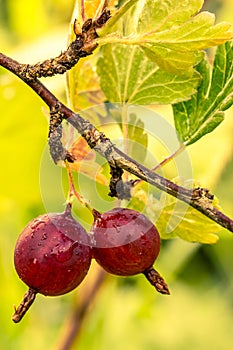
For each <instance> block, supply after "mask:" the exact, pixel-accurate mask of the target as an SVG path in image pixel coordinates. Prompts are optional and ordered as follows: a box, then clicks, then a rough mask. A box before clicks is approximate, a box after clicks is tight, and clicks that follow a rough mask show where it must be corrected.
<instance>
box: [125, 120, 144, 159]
mask: <svg viewBox="0 0 233 350" xmlns="http://www.w3.org/2000/svg"><path fill="white" fill-rule="evenodd" d="M128 139H129V141H132V142H130V143H129V155H130V156H131V157H132V158H133V159H137V161H138V162H143V161H144V159H145V157H146V154H147V146H148V135H147V133H146V132H145V131H144V123H143V121H142V120H141V119H139V118H138V116H137V115H136V114H135V113H130V115H129V122H128Z"/></svg>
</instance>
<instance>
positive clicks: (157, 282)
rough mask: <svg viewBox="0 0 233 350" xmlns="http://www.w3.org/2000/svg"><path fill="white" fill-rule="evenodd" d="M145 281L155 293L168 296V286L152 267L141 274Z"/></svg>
mask: <svg viewBox="0 0 233 350" xmlns="http://www.w3.org/2000/svg"><path fill="white" fill-rule="evenodd" d="M143 274H144V275H145V277H146V279H147V280H148V281H149V282H150V284H152V286H154V287H155V289H156V290H157V292H159V293H161V294H170V291H169V289H168V286H167V284H166V282H165V281H164V279H163V277H162V276H161V275H160V274H159V273H158V271H156V270H155V269H154V268H153V267H150V268H149V269H147V270H146V271H144V272H143Z"/></svg>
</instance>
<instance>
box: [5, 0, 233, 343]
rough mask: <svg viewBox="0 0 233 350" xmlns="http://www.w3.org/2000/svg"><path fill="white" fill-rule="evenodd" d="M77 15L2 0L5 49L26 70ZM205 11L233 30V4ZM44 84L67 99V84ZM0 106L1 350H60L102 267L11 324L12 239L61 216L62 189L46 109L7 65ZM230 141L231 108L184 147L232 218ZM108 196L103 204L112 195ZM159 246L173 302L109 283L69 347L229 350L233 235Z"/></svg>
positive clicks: (15, 292) (47, 5) (17, 295)
mask: <svg viewBox="0 0 233 350" xmlns="http://www.w3.org/2000/svg"><path fill="white" fill-rule="evenodd" d="M72 8H73V1H68V2H67V1H66V0H56V1H55V0H47V1H46V2H45V1H42V0H34V1H28V0H20V1H15V0H0V43H1V44H0V45H1V51H2V52H3V53H6V54H7V55H9V56H11V57H13V58H15V59H17V60H19V61H21V62H25V63H26V62H27V63H32V62H37V61H38V60H43V59H44V58H48V57H53V56H56V55H58V54H59V53H60V51H61V50H64V49H65V47H66V42H67V34H68V31H69V20H70V17H71V14H72ZM205 9H206V10H209V11H214V12H216V14H217V21H220V20H221V21H222V20H228V21H230V22H231V23H233V4H232V1H231V0H222V1H220V0H216V1H213V0H211V1H206V4H205ZM43 82H44V83H45V84H46V85H47V86H48V87H49V88H50V89H51V90H52V91H53V92H54V93H55V94H56V95H57V96H58V97H59V98H61V99H62V100H63V101H64V102H65V101H66V100H65V78H64V77H54V78H52V79H49V80H43ZM0 109H1V123H0V159H1V172H0V186H1V191H0V282H1V288H0V300H1V305H0V310H1V311H0V349H7V350H14V349H17V350H26V349H30V348H33V350H42V349H43V350H44V349H52V350H58V349H59V350H61V349H63V350H64V349H65V347H62V345H61V344H63V342H64V340H65V339H66V337H67V334H68V332H69V328H70V327H71V325H72V318H71V316H72V311H73V310H74V309H75V308H77V307H78V305H79V303H81V302H82V298H83V296H85V294H86V293H87V291H88V288H89V286H90V285H91V284H92V283H93V280H95V278H96V276H97V275H98V269H97V267H96V265H95V264H92V267H91V271H90V273H89V274H88V277H87V278H86V281H85V283H83V285H82V286H80V288H78V290H77V291H73V292H71V293H70V294H68V295H65V296H61V297H57V298H45V297H43V296H38V298H37V300H36V302H35V304H34V305H33V306H32V308H31V310H30V311H29V313H28V314H27V315H26V316H25V318H24V319H23V321H22V322H21V323H20V324H18V325H15V324H13V322H12V321H11V316H12V312H13V305H14V304H18V303H19V302H20V300H21V298H22V296H23V294H24V292H25V291H26V287H25V285H24V284H23V283H22V282H21V281H20V280H19V279H18V276H17V275H16V273H15V270H14V267H13V252H14V245H15V241H16V239H17V237H18V235H19V233H20V232H21V230H22V229H23V227H24V226H25V225H26V224H27V222H28V221H29V220H31V219H32V218H34V217H35V216H37V215H39V214H41V213H44V212H45V211H47V210H50V211H61V210H63V208H64V202H65V191H64V190H63V187H64V188H66V185H63V183H65V180H64V176H63V172H62V171H61V170H60V168H57V167H56V166H54V165H53V163H52V161H51V160H50V158H49V156H48V151H47V146H46V141H47V132H48V122H47V118H46V112H45V110H46V109H45V107H44V105H43V103H42V102H41V101H40V99H39V98H38V97H37V96H36V95H35V94H34V93H33V92H32V91H31V90H30V89H29V88H28V87H27V86H26V85H25V84H23V83H22V82H21V81H19V79H17V78H16V77H14V76H13V75H12V74H11V73H9V72H7V71H5V70H4V69H2V68H0ZM164 111H165V110H164ZM161 112H163V110H162V111H161ZM232 135H233V110H232V109H231V110H229V111H228V112H227V114H226V120H225V121H224V122H223V123H222V124H221V125H220V126H219V127H218V128H217V129H216V130H215V131H214V132H213V133H212V134H209V135H207V136H205V137H204V138H203V139H201V140H200V141H199V142H198V143H197V144H194V145H192V146H190V148H189V149H188V152H189V154H190V158H191V160H192V166H193V173H194V177H195V179H198V180H199V181H200V182H201V184H203V185H204V186H206V187H208V188H210V189H211V191H212V192H214V193H215V194H216V195H217V196H218V198H219V201H220V205H221V206H222V208H223V210H224V212H225V213H226V214H228V215H229V216H231V217H233V203H232V198H233V175H232V174H233V137H232ZM58 189H59V190H58ZM104 191H106V189H104V190H103V194H102V195H101V196H100V197H104V196H106V195H105V194H104ZM90 196H91V189H90ZM101 201H102V198H100V203H99V207H101V205H102V204H101ZM106 203H107V200H105V209H106V206H107V204H108V203H107V204H106ZM110 204H111V201H110V200H109V205H110ZM80 210H81V209H80ZM84 215H85V214H84ZM162 248H163V249H162V250H161V254H160V256H159V259H158V262H157V265H156V266H157V269H158V270H159V271H160V272H161V273H162V275H163V276H164V277H165V278H166V281H167V282H168V284H169V286H170V289H171V296H169V297H166V296H162V295H157V294H156V293H155V292H154V289H153V288H152V287H151V286H149V284H148V283H147V282H146V281H145V279H144V277H143V276H137V277H132V278H127V279H123V278H118V277H113V276H108V277H107V278H106V279H105V280H104V282H103V284H102V286H101V288H100V290H99V292H98V294H97V295H96V297H95V298H93V302H91V305H90V310H89V313H88V315H87V317H86V319H85V321H84V323H83V325H82V329H81V332H80V334H79V336H78V337H77V339H76V341H75V343H74V344H73V347H72V349H83V350H84V349H85V350H86V349H87V348H88V349H90V350H105V349H109V348H111V349H112V350H118V349H121V350H131V349H134V350H141V349H146V350H154V349H156V350H186V349H187V348H188V349H189V350H202V349H203V350H206V349H208V348H211V349H212V350H218V349H221V350H228V349H230V348H231V347H232V346H233V282H232V281H233V269H232V266H233V253H232V252H233V236H232V234H231V233H229V232H227V231H226V230H221V231H220V239H219V242H218V243H217V244H216V245H214V246H208V245H205V246H202V245H200V244H190V243H186V242H183V241H181V240H180V239H176V240H171V241H168V242H163V247H162ZM66 349H69V347H66Z"/></svg>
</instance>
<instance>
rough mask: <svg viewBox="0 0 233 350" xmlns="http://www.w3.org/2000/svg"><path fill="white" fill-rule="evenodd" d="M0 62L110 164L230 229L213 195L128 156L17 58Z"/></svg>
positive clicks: (231, 223)
mask: <svg viewBox="0 0 233 350" xmlns="http://www.w3.org/2000/svg"><path fill="white" fill-rule="evenodd" d="M0 65H1V66H2V67H4V68H6V69H8V70H9V71H11V72H12V73H14V74H15V75H18V76H19V77H20V79H22V80H23V81H24V82H25V83H26V84H27V85H28V86H30V87H31V88H32V89H33V90H34V91H35V92H36V93H37V94H38V95H39V96H40V98H41V99H42V100H43V101H44V102H45V103H46V104H47V105H48V106H49V108H50V109H51V108H53V107H55V106H56V105H59V108H60V116H62V118H63V119H66V120H67V121H68V122H69V123H70V124H72V125H73V126H74V127H75V128H76V129H77V130H78V132H79V133H80V134H81V135H82V136H83V137H84V138H85V140H86V141H87V143H88V144H89V146H90V147H91V148H94V149H95V151H96V152H98V153H99V154H100V155H102V156H103V157H104V158H106V159H107V161H108V163H109V165H110V166H112V167H119V168H121V169H123V170H126V171H128V172H129V173H131V174H133V175H136V176H137V177H138V178H139V179H141V180H144V181H146V182H148V183H150V184H152V185H153V186H155V187H157V188H158V189H160V190H162V191H165V192H167V193H168V194H170V195H172V196H174V197H176V198H178V199H180V200H182V201H184V202H186V203H188V204H190V205H191V206H192V207H193V208H195V209H197V210H198V211H200V212H201V213H202V214H204V215H205V216H207V217H208V218H210V219H211V220H213V221H215V222H216V223H218V224H219V225H221V226H222V227H224V228H226V229H228V230H229V231H231V232H233V220H232V219H231V218H229V217H228V216H226V215H225V214H224V213H222V212H220V211H219V210H218V209H216V208H215V207H214V206H213V204H212V198H210V197H209V196H206V195H205V194H203V193H204V192H203V193H202V194H201V195H197V194H196V192H195V195H194V191H195V189H194V190H189V189H186V188H184V187H182V186H179V185H177V184H175V183H173V182H172V181H170V180H168V179H165V178H164V177H162V176H160V175H158V174H156V173H155V172H153V171H152V170H150V169H148V168H146V167H145V166H143V165H142V164H140V163H138V162H136V161H135V160H134V159H132V158H131V157H129V156H127V155H126V154H125V153H123V152H122V151H120V150H119V149H118V148H117V147H115V145H114V144H113V143H112V142H111V141H110V140H109V139H108V138H107V137H106V136H105V135H104V134H103V133H102V132H100V131H98V130H97V129H96V128H95V126H94V125H93V124H91V123H90V122H89V121H88V120H86V119H84V118H82V117H81V116H80V115H79V114H78V113H74V112H73V111H72V110H70V109H69V108H68V107H66V106H65V105H64V104H62V103H61V102H60V101H59V100H58V99H57V98H56V97H55V96H54V95H53V94H52V92H51V91H49V90H48V89H47V88H46V87H45V86H44V85H43V84H42V83H41V82H40V81H39V80H38V79H36V80H33V81H31V80H29V81H28V80H27V79H25V78H24V77H23V76H20V74H19V72H18V66H19V63H18V62H17V61H15V60H13V59H12V58H10V57H7V56H6V55H4V54H2V53H0ZM212 197H213V196H212Z"/></svg>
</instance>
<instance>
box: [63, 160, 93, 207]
mask: <svg viewBox="0 0 233 350" xmlns="http://www.w3.org/2000/svg"><path fill="white" fill-rule="evenodd" d="M65 164H66V170H67V174H68V178H69V185H70V188H69V194H68V199H67V202H68V204H71V205H72V202H73V197H76V198H77V200H78V201H79V202H80V203H81V204H82V205H83V206H85V207H86V208H88V209H89V210H90V211H91V212H92V210H93V208H92V207H91V206H90V204H89V203H87V202H86V201H85V199H84V198H83V196H81V194H79V193H78V192H77V191H76V189H75V186H74V180H73V176H72V171H71V169H70V166H69V163H68V162H67V161H66V162H65Z"/></svg>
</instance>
